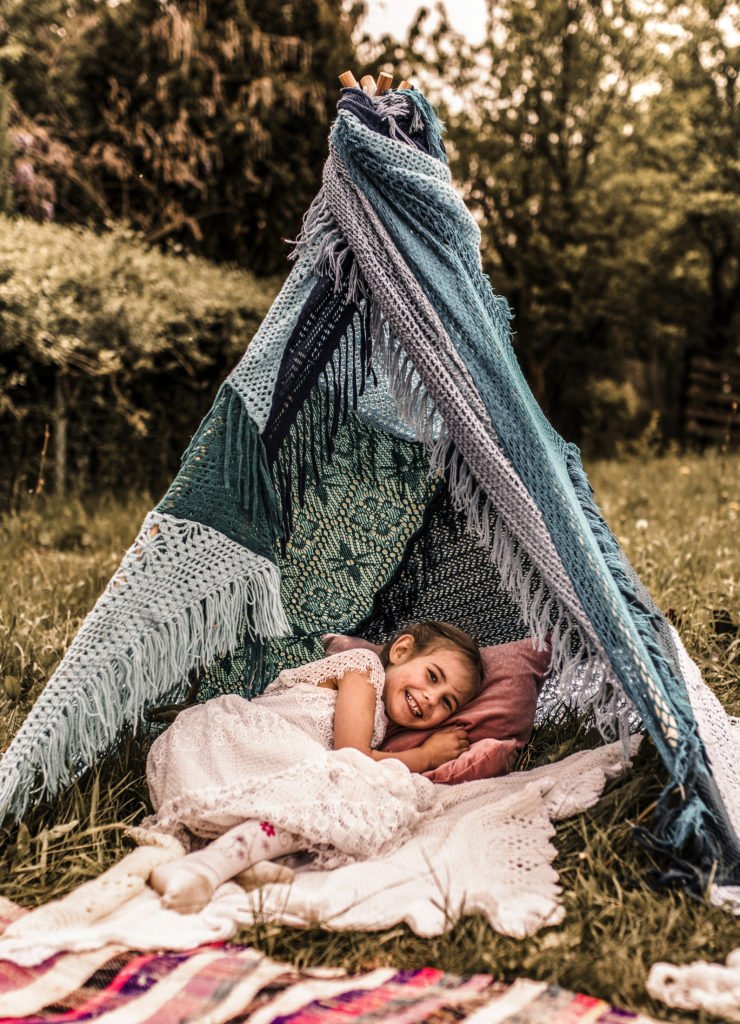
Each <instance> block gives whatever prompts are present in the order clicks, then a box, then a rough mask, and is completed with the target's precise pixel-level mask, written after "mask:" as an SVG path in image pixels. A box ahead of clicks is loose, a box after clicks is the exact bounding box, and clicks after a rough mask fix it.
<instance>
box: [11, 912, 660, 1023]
mask: <svg viewBox="0 0 740 1024" xmlns="http://www.w3.org/2000/svg"><path fill="white" fill-rule="evenodd" d="M20 913H22V912H21V911H20V908H18V907H15V906H14V905H12V904H6V905H5V906H1V905H0V934H1V933H2V930H3V927H4V925H5V923H6V921H7V920H8V918H14V917H16V916H18V915H19V914H20ZM109 1014H115V1015H116V1016H115V1017H111V1019H116V1020H121V1019H125V1020H126V1021H127V1022H128V1024H144V1022H145V1021H154V1020H157V1021H178V1022H179V1024H188V1022H191V1021H192V1022H195V1021H203V1020H208V1021H209V1022H211V1024H224V1022H227V1021H229V1022H231V1024H247V1022H249V1024H278V1022H280V1024H309V1022H310V1024H330V1022H337V1024H346V1022H347V1021H348V1020H352V1021H356V1022H358V1024H362V1022H368V1024H369V1022H370V1021H372V1022H374V1024H402V1022H405V1024H410V1022H415V1024H421V1022H423V1021H430V1022H432V1021H433V1022H434V1024H445V1022H448V1021H449V1022H450V1024H452V1022H459V1021H468V1022H470V1024H476V1022H477V1024H484V1022H485V1021H488V1022H489V1024H491V1022H492V1021H500V1022H505V1021H512V1024H513V1022H514V1021H517V1022H520V1024H521V1022H525V1021H533V1022H534V1021H537V1022H546V1021H553V1022H554V1021H562V1020H564V1019H566V1018H567V1019H571V1018H572V1019H578V1020H581V1019H588V1020H589V1021H592V1022H594V1024H596V1022H599V1024H616V1022H617V1021H619V1022H620V1024H623V1022H625V1021H635V1022H636V1024H649V1022H650V1021H651V1018H649V1017H646V1016H644V1015H643V1014H636V1013H631V1012H629V1011H627V1010H622V1009H618V1008H616V1007H612V1006H611V1005H610V1004H609V1003H607V1002H605V1001H604V1000H601V999H597V998H594V997H593V996H588V995H584V994H582V993H576V992H571V991H569V990H567V989H563V988H560V987H558V986H557V985H548V984H546V983H545V982H533V981H528V980H526V979H520V980H518V981H515V982H514V983H513V984H507V983H505V982H502V981H498V980H496V979H494V978H493V977H492V976H491V975H489V974H474V975H470V976H461V975H457V974H452V973H448V972H445V971H441V970H439V969H437V968H433V967H422V968H419V969H415V970H403V969H399V968H397V967H386V968H380V969H378V970H375V971H371V972H368V973H365V974H359V975H348V974H346V973H345V972H343V971H341V970H332V969H323V970H322V969H315V970H313V971H312V970H310V969H309V970H304V971H298V970H296V969H295V968H293V967H291V966H290V965H289V964H285V963H280V962H278V961H275V960H271V959H270V958H268V957H265V956H262V955H261V954H260V953H259V952H258V951H257V950H255V949H252V948H250V947H248V946H243V945H238V944H230V945H226V944H223V943H212V944H209V945H207V946H200V947H197V948H195V949H192V950H188V951H184V952H181V953H174V954H173V953H167V954H162V953H143V954H142V953H137V952H135V951H132V950H121V949H115V948H113V947H107V948H106V949H103V950H100V951H99V955H98V958H97V962H93V961H92V960H91V959H90V957H89V955H87V954H79V953H78V954H69V955H62V956H60V957H54V958H52V959H51V960H48V961H46V962H45V963H43V964H41V965H39V966H38V967H35V968H17V967H14V966H13V965H12V964H7V963H4V962H0V1024H10V1022H11V1021H18V1020H19V1018H20V1017H21V1016H22V1017H23V1020H24V1021H25V1022H26V1024H62V1022H65V1024H75V1022H82V1021H105V1020H107V1019H108V1015H109Z"/></svg>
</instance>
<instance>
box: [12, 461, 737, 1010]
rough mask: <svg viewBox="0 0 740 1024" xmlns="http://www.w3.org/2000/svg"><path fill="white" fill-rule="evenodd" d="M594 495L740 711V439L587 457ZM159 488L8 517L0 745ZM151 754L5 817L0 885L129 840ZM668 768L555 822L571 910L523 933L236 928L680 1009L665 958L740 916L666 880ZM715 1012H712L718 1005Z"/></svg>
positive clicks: (584, 736) (572, 726)
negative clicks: (681, 449) (663, 811)
mask: <svg viewBox="0 0 740 1024" xmlns="http://www.w3.org/2000/svg"><path fill="white" fill-rule="evenodd" d="M587 469H588V470H589V474H590V478H591V481H592V483H593V485H594V487H595V490H596V496H597V499H598V501H599V503H600V504H601V507H602V509H603V511H604V513H605V515H606V518H607V520H608V522H609V523H610V525H611V527H612V529H613V530H614V531H615V533H616V534H617V536H618V537H619V538H620V540H621V541H622V543H623V545H624V548H625V550H626V552H627V554H628V556H629V557H630V559H631V561H632V564H633V565H634V566H635V568H636V569H637V571H638V572H639V573H640V575H641V577H642V579H643V580H644V582H645V583H646V584H647V586H648V587H649V589H650V590H651V593H652V594H653V597H654V598H655V599H656V601H657V603H658V604H659V605H660V607H661V608H663V609H664V610H667V609H671V610H672V611H671V614H672V617H673V618H674V620H675V621H676V623H677V625H678V628H679V632H680V633H681V634H682V637H683V640H684V643H685V644H686V647H687V649H688V651H689V653H690V654H691V655H692V657H694V658H695V659H696V661H697V662H698V664H699V665H700V667H701V669H702V671H703V673H704V678H705V680H706V682H707V683H708V684H709V685H710V686H711V687H712V688H713V689H714V691H715V692H716V694H717V695H718V697H719V698H720V700H721V701H722V703H723V704H724V706H725V707H726V708H727V710H728V711H729V712H730V713H732V714H734V715H740V636H738V635H735V636H733V635H732V634H731V633H719V632H717V629H716V621H717V614H718V613H720V612H724V613H726V614H727V615H728V616H729V618H730V619H732V620H733V621H734V622H735V623H737V622H738V621H740V544H738V526H739V523H740V456H738V455H732V456H729V455H728V456H722V455H721V454H717V453H712V454H709V455H705V456H682V455H679V454H671V455H668V456H665V457H662V458H656V457H652V456H651V457H644V458H638V457H633V458H630V459H628V460H625V461H621V462H619V463H617V462H604V463H596V464H593V465H591V466H588V467H587ZM151 504H152V502H151V500H150V498H149V497H148V496H146V495H133V496H131V497H129V498H127V499H126V500H124V501H120V500H116V499H114V498H112V497H111V496H109V495H105V496H101V497H100V499H98V500H97V501H95V502H87V501H86V502H80V501H77V500H70V501H69V502H67V503H65V504H64V505H60V504H59V503H55V502H54V501H53V500H51V499H48V500H47V499H45V498H43V497H40V498H32V497H31V498H29V500H28V502H27V504H26V507H25V508H24V509H23V510H22V512H20V513H16V514H12V515H7V516H5V517H4V518H3V520H2V521H1V522H0V531H2V544H1V545H0V574H1V575H0V578H1V579H2V586H1V587H0V666H1V668H2V673H1V674H0V678H2V679H3V684H0V749H5V746H6V745H7V743H8V741H9V738H10V737H11V736H12V734H13V732H14V731H15V729H16V728H17V727H18V725H19V724H20V723H21V722H22V721H23V718H24V717H25V715H26V714H27V712H28V710H29V708H30V706H31V704H32V703H33V700H34V698H35V697H36V695H37V694H38V693H39V691H40V689H41V688H42V686H43V684H44V682H45V680H46V679H47V678H48V677H49V675H50V674H51V672H52V670H53V669H54V666H55V665H56V663H57V662H58V660H59V658H60V657H61V655H62V654H63V652H64V650H65V649H66V647H67V645H68V644H69V642H70V641H71V639H72V637H73V636H74V633H75V631H76V629H77V627H78V626H79V624H80V622H81V620H82V618H83V616H84V614H85V613H86V612H87V611H88V610H89V608H90V607H91V606H92V604H93V603H94V601H95V599H96V598H97V596H98V595H99V593H100V591H101V590H102V588H103V587H104V585H105V584H106V583H107V581H108V579H109V578H110V576H111V575H112V573H113V571H114V569H115V568H116V566H117V565H118V562H119V560H120V556H121V554H122V552H123V550H124V548H125V547H127V546H128V545H129V544H130V543H131V541H132V540H133V538H134V536H135V534H136V532H137V529H138V526H139V523H140V521H141V519H142V518H143V516H144V514H145V512H146V511H147V510H148V508H149V506H150V505H151ZM596 742H598V737H597V736H596V735H595V734H594V732H593V730H591V729H589V726H588V722H586V721H577V720H575V719H574V720H572V721H570V722H566V723H563V724H561V725H560V726H558V727H557V728H553V727H548V726H547V725H544V726H541V727H539V728H538V729H537V730H536V731H535V735H534V736H533V739H532V742H531V744H530V746H529V747H528V748H527V750H526V751H525V752H524V754H523V757H522V763H524V764H526V765H527V766H528V767H531V766H533V765H536V764H541V763H548V762H550V761H552V760H554V759H556V758H559V757H562V756H564V755H566V754H569V753H571V752H572V751H573V750H575V749H578V748H579V747H580V746H582V745H585V744H589V745H592V744H595V743H596ZM141 771H142V759H141V754H140V752H139V751H138V750H137V748H136V744H135V743H134V742H127V743H126V744H124V745H123V746H122V749H121V750H120V752H119V753H118V754H117V755H116V756H115V757H111V758H109V759H108V761H107V762H106V763H105V764H104V765H103V767H102V768H101V769H100V770H99V771H97V772H95V773H90V775H89V776H88V777H86V778H85V779H84V780H83V781H82V782H81V783H80V784H79V785H78V786H76V787H75V788H74V789H73V790H71V791H69V792H68V793H66V794H65V795H64V796H63V797H61V798H59V799H57V800H54V801H53V802H52V803H51V804H50V805H48V806H46V807H42V808H39V809H38V810H37V811H35V812H34V813H33V814H31V815H29V817H28V818H27V820H26V822H25V823H24V824H22V825H21V826H20V827H13V828H10V829H6V830H4V831H2V832H0V841H1V842H2V847H0V864H1V865H2V866H1V868H0V871H1V872H2V877H3V879H4V883H3V885H2V888H1V890H0V891H2V894H3V895H5V896H8V897H9V898H11V899H15V900H18V901H19V902H22V903H26V904H29V905H30V904H35V903H38V902H41V901H42V900H45V899H48V898H49V897H50V896H52V895H61V894H62V893H64V892H66V891H68V890H69V889H70V888H71V887H73V886H74V885H76V884H78V883H79V882H81V881H84V880H85V879H87V878H90V877H93V876H94V875H96V874H98V873H99V871H100V870H101V868H103V867H106V866H108V864H110V863H111V862H112V861H114V860H115V859H116V858H117V857H118V855H119V853H120V851H121V850H122V849H125V848H127V847H128V841H127V840H126V839H125V838H124V836H123V828H122V824H123V823H126V822H134V821H136V820H137V819H138V818H140V817H141V816H142V815H143V814H144V812H145V807H146V789H145V786H144V785H143V781H142V778H141ZM664 780H665V773H664V770H663V767H662V763H661V762H660V760H659V758H658V757H657V755H656V753H655V749H654V747H653V746H652V743H650V742H649V741H643V744H642V748H641V750H640V753H639V754H638V757H637V758H636V760H635V764H634V767H633V768H632V769H631V770H630V771H628V772H626V773H625V774H624V775H623V776H622V777H620V778H619V779H616V780H613V781H612V782H610V783H608V784H607V787H606V789H605V792H604V796H603V797H602V799H601V800H600V802H599V803H598V804H597V806H596V807H594V808H593V809H592V810H590V811H588V812H586V813H585V814H582V815H579V816H577V817H575V818H572V819H569V820H567V821H564V822H561V823H559V824H558V826H557V837H556V840H555V843H556V845H557V848H558V851H559V854H558V858H557V861H556V863H555V867H556V868H557V870H558V871H559V873H560V877H561V882H562V885H563V890H564V893H563V901H564V905H565V910H566V917H565V920H564V922H563V924H562V925H560V926H558V927H554V928H546V929H543V930H542V931H541V932H539V933H538V934H537V935H535V936H533V937H532V938H530V939H527V940H524V941H521V940H514V939H510V938H506V937H503V936H500V935H497V934H496V933H494V932H492V931H491V929H490V928H489V927H488V926H487V924H485V922H484V921H483V920H482V919H479V918H473V917H470V918H466V919H464V920H462V921H461V922H459V923H458V924H457V925H456V926H454V927H453V928H452V929H451V930H450V931H449V932H448V933H447V934H445V935H444V936H442V937H440V938H435V939H419V938H417V937H416V936H414V935H413V934H412V933H411V932H410V931H409V930H408V929H407V928H405V927H399V928H394V929H392V930H390V931H388V932H386V933H381V934H377V933H376V934H361V933H347V934H337V933H331V932H324V931H321V930H318V929H316V930H310V931H307V930H298V929H288V928H282V927H277V926H272V925H266V924H262V925H258V926H255V927H254V928H253V929H250V930H249V931H246V932H243V933H241V934H240V936H239V938H240V940H241V941H248V942H252V943H254V944H256V945H258V946H259V947H260V948H261V949H263V950H264V951H265V952H266V953H268V954H270V955H272V956H277V957H280V958H288V959H291V960H293V961H294V962H297V963H299V964H307V963H312V964H315V963H324V964H341V965H342V966H345V967H347V968H349V969H359V968H369V967H372V966H379V965H381V964H395V965H403V966H406V967H418V966H422V965H424V964H433V965H436V966H440V967H443V968H446V969H448V970H452V971H458V972H464V973H471V972H475V971H485V972H490V973H493V974H494V975H496V976H497V977H500V978H503V979H506V980H511V979H513V978H514V977H516V976H527V977H531V978H536V979H542V980H547V981H551V982H555V983H557V984H560V985H562V986H564V987H567V988H572V989H576V990H580V991H583V992H587V993H589V994H592V995H595V996H599V997H602V998H604V999H608V1000H611V1001H612V1002H614V1003H617V1004H619V1005H622V1006H624V1007H627V1008H629V1009H632V1010H643V1011H644V1012H646V1013H651V1014H652V1015H654V1016H656V1017H658V1018H661V1019H664V1020H674V1021H690V1020H696V1019H697V1018H696V1016H694V1015H687V1014H681V1013H677V1012H672V1011H670V1010H668V1009H667V1008H666V1007H665V1006H663V1004H656V1003H653V1002H652V1000H650V999H649V997H648V996H647V993H646V992H645V988H644V980H645V977H646V974H647V971H648V969H649V967H650V965H651V964H652V963H653V962H655V961H656V960H672V961H675V962H686V961H689V960H694V959H700V958H701V959H708V960H724V957H725V956H726V954H727V953H728V952H729V951H730V950H731V949H733V948H734V947H736V946H740V920H737V919H734V918H732V917H731V916H730V915H729V914H727V913H726V912H724V911H720V910H719V909H717V908H713V907H712V906H710V905H709V904H707V903H705V902H698V901H693V900H691V899H689V898H688V897H686V896H685V895H683V894H682V893H678V892H674V891H668V892H664V893H656V892H655V891H653V890H652V889H651V888H650V887H649V886H648V884H647V882H646V877H647V873H648V872H649V870H650V869H651V868H652V867H655V866H660V865H656V863H655V862H654V861H653V859H652V858H651V856H650V855H649V854H647V853H646V852H645V851H643V850H642V849H641V848H640V847H638V846H637V844H636V843H635V842H634V841H633V839H632V837H631V834H630V833H631V827H632V825H633V824H635V823H636V822H641V823H644V822H645V821H647V820H649V814H650V810H651V807H652V805H653V803H654V801H655V799H656V798H657V796H658V793H659V792H660V790H661V788H662V786H663V784H664ZM705 1019H706V1020H711V1019H712V1018H709V1017H707V1018H705Z"/></svg>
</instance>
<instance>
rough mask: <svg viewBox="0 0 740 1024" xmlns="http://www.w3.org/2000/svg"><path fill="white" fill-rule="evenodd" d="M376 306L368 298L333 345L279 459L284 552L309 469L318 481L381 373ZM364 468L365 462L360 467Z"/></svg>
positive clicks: (371, 469) (277, 474) (277, 477)
mask: <svg viewBox="0 0 740 1024" xmlns="http://www.w3.org/2000/svg"><path fill="white" fill-rule="evenodd" d="M374 336H375V335H374V328H373V323H372V307H371V305H370V303H368V302H367V301H363V302H362V304H361V305H360V307H359V308H358V310H357V312H356V314H355V316H354V317H353V319H352V320H351V321H350V323H349V325H348V326H347V329H346V330H345V331H344V333H343V334H342V336H341V337H340V339H339V341H338V343H337V345H336V346H335V348H334V349H333V350H332V353H331V356H330V358H329V360H328V362H327V363H326V365H325V366H324V367H322V369H321V371H320V372H319V376H318V384H317V386H316V387H314V388H313V389H312V390H311V391H310V392H309V393H308V395H307V396H306V398H305V400H304V401H303V403H302V405H301V407H300V409H299V411H298V413H297V415H296V417H295V419H294V420H293V422H292V424H291V426H290V429H289V430H288V432H287V434H286V436H285V438H284V439H283V441H282V443H281V445H280V448H279V449H278V452H277V456H276V458H275V462H274V467H273V471H274V484H275V488H276V490H277V492H278V494H279V496H280V501H281V505H282V524H281V529H282V548H283V554H284V553H285V549H286V546H287V542H288V539H289V538H290V536H291V534H292V532H293V526H294V518H295V503H296V502H297V503H298V506H299V507H301V508H302V507H303V504H304V499H305V493H306V483H307V480H308V474H309V472H310V473H312V475H313V480H314V483H316V484H317V485H318V484H319V483H320V481H321V474H322V472H323V469H324V467H325V466H326V465H328V464H330V463H331V461H332V457H333V455H334V449H335V444H336V438H337V435H338V433H339V430H340V429H342V428H345V429H346V428H348V426H349V425H350V424H351V422H352V421H351V418H350V411H352V412H356V411H357V409H358V406H359V399H360V398H361V397H362V395H363V394H364V393H365V391H366V389H367V387H368V386H369V384H370V382H371V381H372V383H373V385H374V386H377V383H378V378H377V376H376V374H375V371H374V369H373V347H372V339H373V337H374ZM370 458H371V463H370V465H369V466H366V467H364V468H365V470H366V471H368V472H370V473H371V474H373V473H374V471H375V461H374V460H375V450H374V447H373V446H372V445H371V448H370ZM357 469H358V471H360V472H361V471H362V469H363V467H362V466H359V465H358V466H357Z"/></svg>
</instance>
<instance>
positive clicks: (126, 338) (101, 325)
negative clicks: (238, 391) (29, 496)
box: [0, 217, 278, 498]
mask: <svg viewBox="0 0 740 1024" xmlns="http://www.w3.org/2000/svg"><path fill="white" fill-rule="evenodd" d="M277 284H278V283H277V282H276V281H275V280H272V281H265V280H260V281H257V279H256V278H255V277H254V276H253V275H251V274H249V273H247V272H245V271H242V270H236V269H233V268H229V267H224V266H219V267H217V266H215V265H213V264H210V263H208V262H206V261H204V260H200V259H197V258H195V257H192V256H187V257H179V256H174V255H172V256H166V255H162V254H161V253H159V252H157V251H156V250H154V249H151V248H148V247H146V246H145V245H143V244H142V243H141V242H140V241H139V240H138V239H137V238H136V236H135V235H133V234H132V233H131V232H129V231H124V230H122V229H116V230H113V231H110V232H108V233H106V234H103V235H97V234H94V233H93V232H91V231H88V230H84V229H78V228H69V227H61V226H59V225H54V224H37V223H34V222H32V221H28V220H23V219H17V220H10V219H8V218H4V217H0V422H2V423H3V424H4V433H5V434H6V435H9V436H8V439H7V442H6V444H5V459H4V460H3V463H2V466H1V467H0V493H2V494H3V495H4V497H6V498H12V497H13V496H16V497H17V496H18V495H19V494H20V493H22V492H23V491H25V490H29V489H41V488H43V477H44V473H45V470H44V465H43V464H44V463H45V464H46V466H47V467H48V466H51V465H53V469H54V478H55V485H56V488H57V490H62V491H63V490H64V488H65V485H66V484H69V483H72V482H73V483H74V487H75V490H76V491H83V492H84V491H85V490H89V489H90V488H92V487H94V488H96V489H99V488H100V487H106V488H111V489H113V490H119V491H120V490H121V489H123V490H125V491H128V490H130V489H131V488H132V487H136V488H142V487H143V488H149V489H150V490H152V492H153V493H155V494H157V493H159V492H160V491H161V490H162V489H163V488H164V486H165V485H166V484H167V483H168V481H169V478H170V477H171V476H172V473H173V471H174V470H175V468H176V466H177V461H178V458H179V454H180V452H181V451H182V449H183V448H184V446H185V445H186V444H187V441H188V439H189V437H190V435H191V434H192V432H193V430H194V428H195V426H196V425H197V422H198V419H199V417H200V416H201V415H203V414H204V413H205V412H206V410H207V409H208V406H209V404H210V402H211V400H212V397H213V394H214V392H215V390H216V388H217V387H218V384H219V383H220V381H221V380H222V379H223V377H224V376H225V374H226V373H227V372H228V371H229V370H230V369H231V367H232V366H233V365H234V364H235V363H236V362H237V361H238V359H239V358H240V356H241V354H242V352H243V351H244V349H245V347H246V345H247V344H248V342H249V340H250V339H251V337H252V335H253V333H254V331H255V330H256V329H257V327H258V326H259V323H260V322H261V320H262V318H263V317H264V315H265V313H266V312H267V310H268V309H269V306H270V303H271V302H272V299H273V297H274V294H275V291H276V289H277ZM11 424H12V426H13V429H12V431H11V430H8V427H9V425H11ZM45 434H46V436H47V440H48V441H49V444H48V446H47V445H46V443H45V441H44V438H45Z"/></svg>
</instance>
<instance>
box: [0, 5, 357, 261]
mask: <svg viewBox="0 0 740 1024" xmlns="http://www.w3.org/2000/svg"><path fill="white" fill-rule="evenodd" d="M0 11H1V12H2V13H1V14H0V33H2V30H3V29H4V35H5V45H4V46H3V45H1V44H2V36H0V73H2V74H4V75H5V77H6V79H7V81H8V82H9V83H10V84H11V85H12V90H13V95H14V98H15V102H16V105H17V107H16V112H15V123H14V132H13V138H14V141H15V148H16V152H17V160H16V167H15V175H14V177H15V192H16V204H17V208H18V209H19V210H20V211H22V212H26V213H29V214H31V215H35V216H39V217H43V216H46V217H51V216H52V215H53V216H55V217H56V218H57V219H62V220H65V221H68V222H69V221H71V222H74V223H80V222H82V223H91V224H95V225H97V226H102V225H104V224H106V223H107V222H109V221H110V220H111V219H112V218H122V219H124V220H126V221H128V222H129V223H130V224H131V225H132V226H134V227H135V228H137V229H138V230H140V231H142V232H143V233H144V234H145V237H146V238H147V240H149V241H158V242H161V241H165V240H166V241H169V242H171V243H173V244H179V245H184V246H186V247H187V248H188V249H190V250H191V251H194V252H197V253H199V254H201V255H206V256H210V257H213V258H217V259H220V260H238V261H239V262H242V263H245V264H248V265H249V266H250V267H251V268H252V269H253V270H255V271H257V272H268V273H271V272H273V271H274V270H275V269H276V268H277V267H278V266H279V265H280V264H281V260H282V258H283V257H284V254H285V251H286V246H285V242H284V239H285V238H286V237H290V238H292V237H295V234H296V233H297V231H298V229H299V227H300V221H301V215H302V213H303V211H304V209H305V208H306V206H307V205H308V203H309V202H310V201H311V199H312V198H313V196H314V194H315V192H316V190H317V188H318V186H319V182H320V177H321V166H322V164H323V160H324V156H325V150H326V135H327V131H328V125H329V120H330V117H331V115H332V113H333V109H334V103H335V97H336V90H337V86H336V74H337V69H338V68H339V70H342V68H343V67H344V66H346V65H347V64H348V63H350V58H351V44H350V31H351V27H352V18H351V17H350V15H348V14H343V13H342V4H341V2H340V0H302V2H301V3H283V2H277V0H262V2H260V3H259V4H254V3H249V2H247V0H219V2H204V0H124V2H121V3H118V4H115V5H114V4H106V3H101V2H98V0H39V2H38V3H36V2H34V3H33V4H30V5H29V4H27V3H26V2H25V0H3V3H2V7H0ZM340 65H341V66H340ZM1 119H2V106H1V101H0V129H1Z"/></svg>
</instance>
